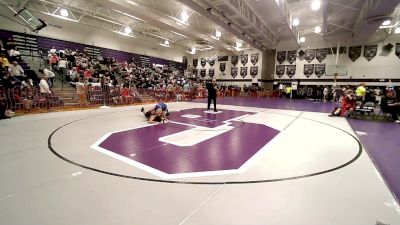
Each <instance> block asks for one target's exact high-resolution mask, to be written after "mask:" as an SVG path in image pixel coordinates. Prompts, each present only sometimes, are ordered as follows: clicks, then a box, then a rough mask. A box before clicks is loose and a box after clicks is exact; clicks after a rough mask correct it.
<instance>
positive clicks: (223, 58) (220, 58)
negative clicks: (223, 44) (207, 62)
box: [218, 55, 228, 62]
mask: <svg viewBox="0 0 400 225" xmlns="http://www.w3.org/2000/svg"><path fill="white" fill-rule="evenodd" d="M218 62H228V56H227V55H224V56H218Z"/></svg>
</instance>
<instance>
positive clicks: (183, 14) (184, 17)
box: [181, 10, 189, 22]
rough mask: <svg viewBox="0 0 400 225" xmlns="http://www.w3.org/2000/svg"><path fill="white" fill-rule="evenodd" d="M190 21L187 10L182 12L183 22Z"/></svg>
mask: <svg viewBox="0 0 400 225" xmlns="http://www.w3.org/2000/svg"><path fill="white" fill-rule="evenodd" d="M188 19H189V14H188V13H187V12H186V11H185V10H182V12H181V20H182V21H183V22H186V21H187V20H188Z"/></svg>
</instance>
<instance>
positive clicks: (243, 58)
mask: <svg viewBox="0 0 400 225" xmlns="http://www.w3.org/2000/svg"><path fill="white" fill-rule="evenodd" d="M240 61H241V62H242V65H243V66H245V65H246V64H247V62H248V61H249V55H248V54H244V55H241V56H240Z"/></svg>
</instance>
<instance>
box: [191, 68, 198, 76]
mask: <svg viewBox="0 0 400 225" xmlns="http://www.w3.org/2000/svg"><path fill="white" fill-rule="evenodd" d="M197 71H198V70H197V69H193V72H192V73H193V75H195V76H196V77H197Z"/></svg>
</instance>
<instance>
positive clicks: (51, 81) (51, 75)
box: [39, 68, 56, 88]
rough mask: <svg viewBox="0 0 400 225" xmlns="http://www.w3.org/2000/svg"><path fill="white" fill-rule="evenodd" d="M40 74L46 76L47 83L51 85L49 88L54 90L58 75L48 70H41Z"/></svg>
mask: <svg viewBox="0 0 400 225" xmlns="http://www.w3.org/2000/svg"><path fill="white" fill-rule="evenodd" d="M39 73H41V74H43V75H44V76H46V77H47V78H48V79H47V82H48V83H49V86H50V87H51V88H52V87H53V84H54V78H55V77H56V75H55V74H54V73H53V71H50V70H48V69H47V68H45V69H44V70H43V69H39Z"/></svg>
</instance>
